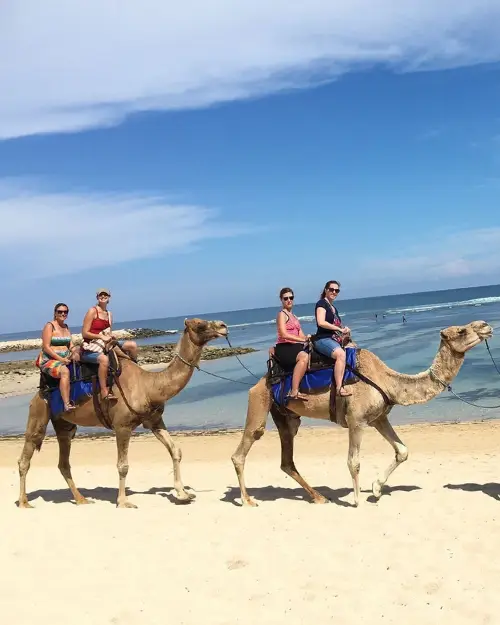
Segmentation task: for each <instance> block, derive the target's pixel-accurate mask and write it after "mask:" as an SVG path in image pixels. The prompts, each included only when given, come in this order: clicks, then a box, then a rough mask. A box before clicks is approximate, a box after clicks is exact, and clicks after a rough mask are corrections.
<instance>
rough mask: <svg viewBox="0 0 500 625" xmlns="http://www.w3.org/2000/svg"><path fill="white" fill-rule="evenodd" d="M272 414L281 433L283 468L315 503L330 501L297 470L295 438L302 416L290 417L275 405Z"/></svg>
mask: <svg viewBox="0 0 500 625" xmlns="http://www.w3.org/2000/svg"><path fill="white" fill-rule="evenodd" d="M271 416H272V418H273V421H274V423H275V424H276V427H277V428H278V432H279V435H280V441H281V470H282V471H284V472H285V473H286V474H287V475H289V476H290V477H291V478H293V479H294V480H295V481H296V482H298V483H299V484H300V485H301V486H302V488H304V489H305V490H306V491H307V492H308V493H309V495H310V497H311V498H312V500H313V503H328V499H327V498H326V497H323V495H322V494H321V493H318V491H317V490H314V488H312V486H310V485H309V484H308V483H307V482H306V481H305V479H304V478H303V477H302V476H301V475H300V473H299V472H298V471H297V467H296V466H295V463H294V461H293V439H294V438H295V435H296V434H297V432H298V430H299V426H300V418H299V417H296V416H295V415H294V416H292V417H288V416H286V415H285V414H282V413H281V412H280V411H279V410H278V409H277V408H275V407H274V406H272V407H271Z"/></svg>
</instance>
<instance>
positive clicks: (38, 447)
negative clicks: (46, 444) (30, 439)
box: [35, 441, 43, 451]
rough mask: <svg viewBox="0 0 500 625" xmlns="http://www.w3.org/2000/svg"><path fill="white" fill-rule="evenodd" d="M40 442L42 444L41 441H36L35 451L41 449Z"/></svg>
mask: <svg viewBox="0 0 500 625" xmlns="http://www.w3.org/2000/svg"><path fill="white" fill-rule="evenodd" d="M42 444H43V441H40V442H39V443H37V444H36V445H35V449H36V450H37V451H40V450H41V449H42Z"/></svg>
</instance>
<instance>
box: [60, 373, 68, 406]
mask: <svg viewBox="0 0 500 625" xmlns="http://www.w3.org/2000/svg"><path fill="white" fill-rule="evenodd" d="M59 369H60V372H61V379H60V380H59V390H60V391H61V398H62V400H63V403H64V409H66V408H67V407H68V405H69V369H68V367H66V366H64V365H63V366H62V367H60V368H59Z"/></svg>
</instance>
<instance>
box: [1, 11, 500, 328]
mask: <svg viewBox="0 0 500 625" xmlns="http://www.w3.org/2000/svg"><path fill="white" fill-rule="evenodd" d="M21 5H22V6H21ZM0 85H1V86H2V97H1V98H0V220H1V221H0V223H1V227H0V284H1V285H2V295H3V297H2V303H3V305H2V306H1V309H0V333H7V332H15V331H21V330H28V329H35V328H37V327H41V326H42V325H43V323H45V321H46V320H47V319H48V318H50V317H51V313H52V309H53V306H54V304H55V303H56V302H59V301H63V302H65V303H67V304H68V305H69V306H70V308H71V314H72V318H74V319H75V322H73V323H76V325H79V323H80V322H79V318H80V317H82V318H83V315H84V313H85V311H86V310H87V308H88V307H89V306H91V305H93V303H94V301H95V291H96V289H97V288H103V287H106V288H110V289H111V291H112V309H113V311H114V319H115V320H116V321H125V320H134V319H148V318H159V317H167V316H174V315H184V314H185V315H191V314H196V313H202V312H210V311H222V310H237V309H245V308H256V307H262V306H272V305H275V304H277V303H278V300H277V293H278V292H279V289H280V288H281V287H282V286H284V285H287V286H291V287H292V288H294V290H295V293H296V300H297V302H298V303H302V302H311V301H314V300H315V299H316V296H317V292H318V291H319V290H320V289H321V287H322V285H323V284H324V282H325V281H326V280H329V279H336V280H339V281H340V282H342V294H343V297H344V298H350V297H365V296H374V295H384V294H392V293H404V292H413V291H421V290H435V289H446V288H454V287H464V286H476V285H482V284H491V283H495V284H496V283H498V282H499V279H498V278H499V271H500V254H499V252H498V250H499V249H500V209H499V201H498V198H499V192H500V106H499V104H500V0H489V1H486V0H466V1H465V0H462V1H460V0H454V1H453V2H452V1H451V0H450V1H448V0H433V1H432V2H430V1H427V0H419V1H413V0H399V1H396V0H379V1H378V2H376V3H374V2H373V1H365V0H350V1H349V2H347V1H345V2H340V1H336V2H332V1H327V0H322V1H320V0H309V1H308V2H307V3H304V2H290V0H288V1H287V2H285V1H284V0H273V2H268V1H266V2H264V1H263V0H251V1H250V0H239V1H238V2H237V3H235V2H234V1H229V0H184V2H183V3H176V2H175V3H174V2H173V1H171V0H141V2H140V3H139V2H132V1H129V2H116V0H113V1H111V0H87V1H86V2H85V3H83V2H82V3H69V2H67V1H65V0H45V1H44V2H43V3H40V2H39V1H38V0H24V2H23V3H18V2H15V0H4V1H3V3H1V4H0ZM76 320H78V322H76Z"/></svg>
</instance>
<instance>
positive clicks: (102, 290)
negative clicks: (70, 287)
mask: <svg viewBox="0 0 500 625" xmlns="http://www.w3.org/2000/svg"><path fill="white" fill-rule="evenodd" d="M101 293H106V295H108V296H109V297H111V291H110V290H109V289H97V291H96V295H97V296H98V297H99V295H100V294H101Z"/></svg>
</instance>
